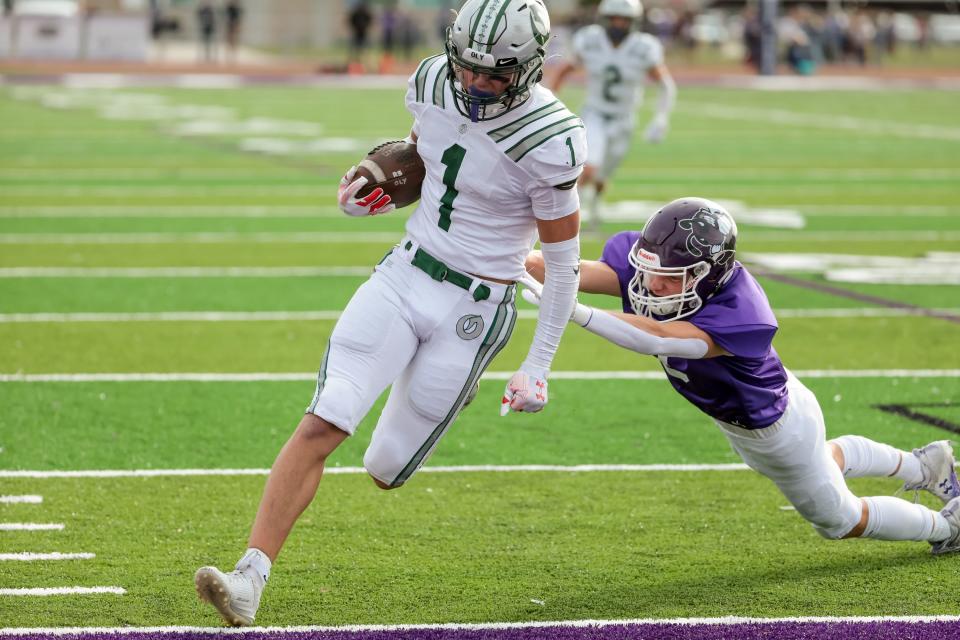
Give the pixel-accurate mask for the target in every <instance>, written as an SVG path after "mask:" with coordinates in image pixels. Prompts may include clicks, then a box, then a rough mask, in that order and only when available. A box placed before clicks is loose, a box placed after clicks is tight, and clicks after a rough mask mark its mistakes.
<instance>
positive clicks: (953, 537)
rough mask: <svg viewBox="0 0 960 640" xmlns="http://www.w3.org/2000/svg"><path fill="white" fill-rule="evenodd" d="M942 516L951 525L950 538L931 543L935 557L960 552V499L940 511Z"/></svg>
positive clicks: (931, 551)
mask: <svg viewBox="0 0 960 640" xmlns="http://www.w3.org/2000/svg"><path fill="white" fill-rule="evenodd" d="M940 515H942V516H943V517H944V518H946V519H947V522H949V523H950V537H949V538H947V539H946V540H941V541H940V542H931V543H930V544H931V545H933V548H932V549H930V553H932V554H933V555H935V556H939V555H943V554H944V553H955V552H957V551H960V498H954V499H953V500H951V501H950V502H948V503H947V506H945V507H944V508H943V509H941V510H940Z"/></svg>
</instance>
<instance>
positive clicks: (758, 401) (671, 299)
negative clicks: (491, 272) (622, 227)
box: [523, 198, 960, 554]
mask: <svg viewBox="0 0 960 640" xmlns="http://www.w3.org/2000/svg"><path fill="white" fill-rule="evenodd" d="M736 242H737V226H736V223H735V222H734V221H733V218H732V217H731V216H730V214H729V213H727V211H725V210H724V209H723V207H721V206H720V205H718V204H716V203H715V202H712V201H710V200H704V199H702V198H681V199H679V200H674V201H673V202H671V203H670V204H668V205H666V206H665V207H663V208H662V209H660V210H659V211H657V212H656V213H655V214H654V215H653V217H651V218H650V220H648V221H647V224H646V225H645V226H644V228H643V231H642V232H622V233H618V234H616V235H614V236H613V237H612V238H610V239H609V240H608V241H607V244H606V246H605V247H604V250H603V256H602V257H601V258H600V260H598V261H587V260H585V261H582V262H581V266H580V291H584V292H588V293H605V294H608V295H612V296H618V297H620V299H621V300H622V302H623V311H624V312H623V313H615V312H608V311H603V310H600V309H595V308H592V307H587V306H585V305H582V304H578V305H577V307H576V309H575V311H574V313H573V316H572V318H571V320H572V321H573V322H576V323H577V324H579V325H580V326H582V327H584V328H586V329H587V330H588V331H591V332H593V333H596V334H597V335H599V336H602V337H603V338H606V339H607V340H610V341H611V342H613V343H614V344H617V345H619V346H621V347H624V348H625V349H630V350H632V351H636V352H638V353H642V354H647V355H653V356H656V357H657V358H658V359H659V360H660V364H661V365H662V366H663V369H664V371H665V372H666V373H667V379H668V380H670V383H671V384H672V385H673V387H674V388H675V389H676V390H677V391H678V392H680V394H681V395H683V396H684V397H685V398H686V399H687V400H689V401H690V402H691V403H693V404H694V405H695V406H696V407H697V408H698V409H700V410H701V411H703V412H704V413H706V414H707V415H708V416H710V417H711V418H713V420H714V422H715V423H716V424H717V426H718V427H720V430H721V431H722V432H723V434H724V435H725V436H726V438H727V440H728V441H729V442H730V444H731V446H732V447H733V449H734V451H736V452H737V453H738V454H739V455H740V457H741V458H742V459H743V461H744V462H746V463H747V465H748V466H749V467H750V468H752V469H754V470H755V471H758V472H759V473H761V474H763V475H764V476H766V477H767V478H769V479H770V480H772V481H773V482H774V483H775V484H776V485H777V487H778V488H779V489H780V491H781V492H782V493H783V495H784V496H785V497H786V498H787V500H789V501H790V503H791V504H792V505H793V506H794V507H795V508H796V510H797V512H798V513H799V514H800V515H801V516H803V518H804V519H806V520H807V521H808V522H810V523H811V524H812V525H813V527H814V529H816V531H817V533H819V534H820V535H822V536H823V537H825V538H828V539H840V538H856V537H864V538H876V539H879V540H926V541H928V542H930V544H931V545H932V552H933V553H934V554H943V553H950V552H955V551H960V497H958V496H960V483H958V482H957V475H956V472H955V470H954V458H953V450H952V448H951V446H950V443H949V442H947V441H938V442H933V443H931V444H928V445H927V446H925V447H923V448H920V449H914V450H913V452H912V453H911V452H907V451H899V450H897V449H895V448H893V447H891V446H889V445H886V444H881V443H878V442H873V441H872V440H868V439H867V438H864V437H861V436H841V437H839V438H836V439H833V440H830V441H827V440H826V431H825V427H824V421H823V414H822V413H821V411H820V405H819V404H818V403H817V399H816V397H814V395H813V393H812V392H811V391H810V390H809V389H807V388H806V387H805V386H804V385H803V384H802V383H801V382H800V381H799V380H797V378H796V377H794V376H793V374H791V373H790V371H788V370H787V369H786V368H785V367H784V366H783V363H782V362H781V361H780V358H779V356H778V355H777V352H776V350H775V349H774V348H773V345H772V341H773V336H774V334H775V333H776V332H777V319H776V317H775V316H774V314H773V311H772V310H771V308H770V303H769V301H768V300H767V296H766V294H765V293H764V291H763V289H762V288H761V287H760V285H759V284H758V283H757V281H756V280H755V279H754V278H753V276H751V275H750V273H749V272H748V271H747V270H746V269H745V268H744V266H743V265H742V264H740V263H739V262H737V261H736V260H735V252H736ZM527 270H528V271H529V272H530V273H531V274H532V275H533V276H534V277H536V278H538V279H541V278H542V276H543V266H542V260H541V258H540V256H539V254H538V253H537V252H533V253H531V254H530V256H529V257H528V258H527ZM528 280H529V283H528V282H524V284H526V285H527V287H528V290H526V291H524V292H523V295H524V298H526V299H527V300H528V301H530V302H533V303H534V304H537V303H538V302H539V299H538V296H537V293H538V289H539V287H538V285H539V283H538V282H536V281H535V280H534V279H533V278H528ZM860 476H880V477H882V476H888V477H896V478H899V479H900V480H903V482H904V489H907V490H911V489H912V490H920V489H924V490H926V491H929V492H930V493H932V494H934V495H935V496H937V497H938V498H939V499H940V500H942V501H943V502H944V504H945V506H944V508H943V509H942V510H941V511H939V512H938V511H933V510H931V509H928V508H927V507H925V506H923V505H920V504H914V503H912V502H908V501H907V500H902V499H900V498H895V497H891V496H875V497H869V498H858V497H856V496H855V495H854V494H853V493H852V492H851V491H850V489H849V488H847V485H846V482H845V480H844V477H850V478H855V477H860Z"/></svg>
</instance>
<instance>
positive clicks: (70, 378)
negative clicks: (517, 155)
mask: <svg viewBox="0 0 960 640" xmlns="http://www.w3.org/2000/svg"><path fill="white" fill-rule="evenodd" d="M513 373H514V372H513V371H509V372H508V371H488V372H486V373H484V374H483V379H484V380H509V379H510V377H511V376H512V375H513ZM793 373H794V375H796V376H797V377H798V378H958V377H960V369H805V370H804V369H801V370H795V371H793ZM665 378H666V375H665V374H664V373H663V372H662V371H553V372H551V373H550V379H551V380H663V379H665ZM316 379H317V374H316V372H302V373H299V372H289V373H274V372H250V373H214V372H209V373H207V372H204V373H199V372H198V373H188V372H178V373H31V374H24V373H3V374H0V382H34V383H35V382H300V381H304V380H310V381H315V380H316Z"/></svg>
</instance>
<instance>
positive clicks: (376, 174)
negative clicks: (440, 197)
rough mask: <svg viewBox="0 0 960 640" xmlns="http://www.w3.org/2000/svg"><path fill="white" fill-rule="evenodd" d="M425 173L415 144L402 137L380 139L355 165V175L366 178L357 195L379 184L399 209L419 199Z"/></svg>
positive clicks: (363, 193) (364, 193) (363, 194)
mask: <svg viewBox="0 0 960 640" xmlns="http://www.w3.org/2000/svg"><path fill="white" fill-rule="evenodd" d="M425 175H426V169H425V168H424V166H423V160H421V159H420V154H419V153H417V145H416V144H411V143H409V142H406V141H404V140H393V141H391V142H384V143H383V144H381V145H379V146H377V147H374V148H373V149H372V150H371V151H370V152H369V153H368V154H367V157H366V158H364V159H363V160H361V161H360V164H359V165H358V166H357V173H356V176H355V177H357V178H359V177H365V178H366V179H367V184H365V185H363V188H362V189H360V191H359V192H358V193H357V197H358V198H362V197H363V196H365V195H367V194H369V193H370V192H371V191H373V190H374V189H376V188H377V187H380V188H382V189H383V191H384V193H386V194H387V195H389V196H390V199H391V201H392V202H393V204H394V205H396V207H397V208H398V209H400V208H402V207H406V206H408V205H410V204H413V203H414V202H416V201H417V200H419V199H420V186H421V185H422V184H423V177H424V176H425Z"/></svg>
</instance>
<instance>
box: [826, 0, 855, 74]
mask: <svg viewBox="0 0 960 640" xmlns="http://www.w3.org/2000/svg"><path fill="white" fill-rule="evenodd" d="M848 26H850V20H849V18H848V17H847V14H845V13H844V12H843V11H841V10H839V9H837V10H834V11H830V12H829V13H828V14H827V17H826V19H825V20H824V23H823V58H824V60H826V61H827V62H840V61H841V60H842V59H843V56H844V52H845V51H846V49H847V27H848Z"/></svg>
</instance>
